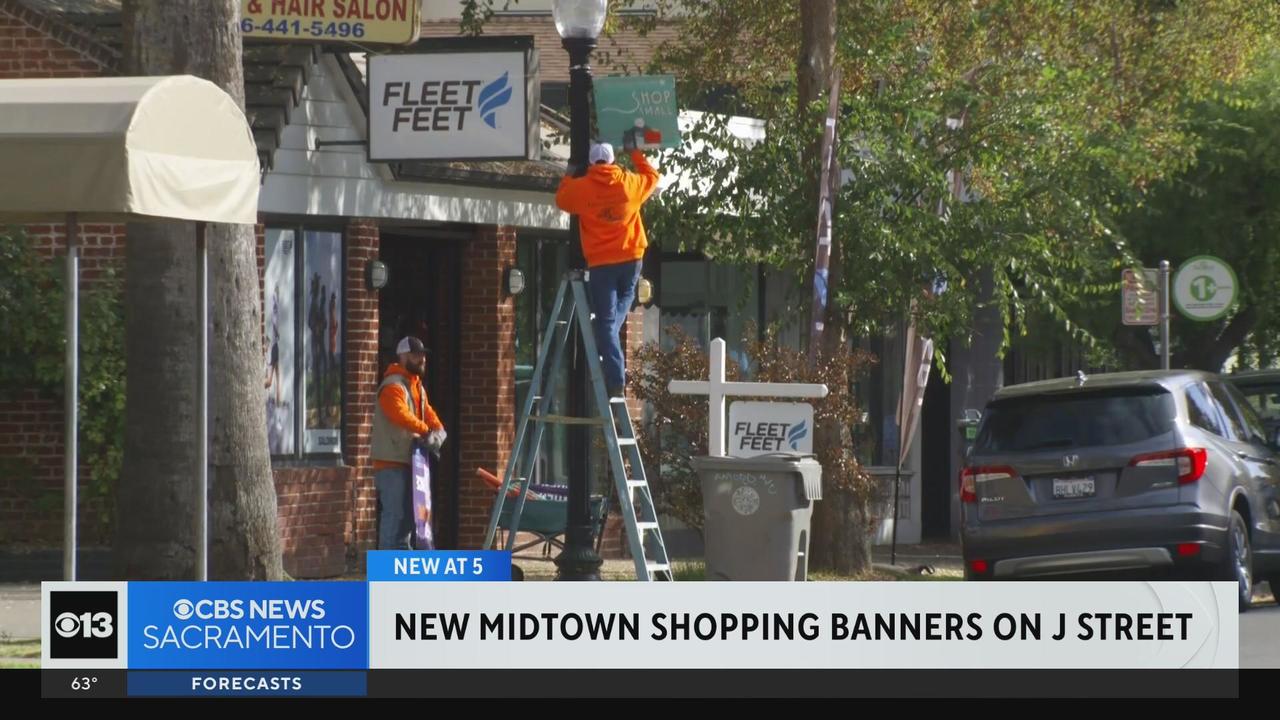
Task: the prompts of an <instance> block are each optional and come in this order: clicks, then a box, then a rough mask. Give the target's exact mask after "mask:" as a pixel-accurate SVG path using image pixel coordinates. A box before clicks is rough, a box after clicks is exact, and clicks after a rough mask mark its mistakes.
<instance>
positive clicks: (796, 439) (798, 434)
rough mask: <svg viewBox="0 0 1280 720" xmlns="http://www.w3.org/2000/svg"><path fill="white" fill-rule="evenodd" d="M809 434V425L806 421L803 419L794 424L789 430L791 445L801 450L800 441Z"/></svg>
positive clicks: (788, 436) (788, 440) (788, 435)
mask: <svg viewBox="0 0 1280 720" xmlns="http://www.w3.org/2000/svg"><path fill="white" fill-rule="evenodd" d="M808 434H809V425H808V423H806V422H805V421H803V420H801V421H800V422H798V423H796V424H795V425H792V426H791V429H790V430H788V431H787V442H788V443H789V444H790V445H791V449H792V450H799V449H800V441H801V440H803V439H804V437H805V436H806V435H808Z"/></svg>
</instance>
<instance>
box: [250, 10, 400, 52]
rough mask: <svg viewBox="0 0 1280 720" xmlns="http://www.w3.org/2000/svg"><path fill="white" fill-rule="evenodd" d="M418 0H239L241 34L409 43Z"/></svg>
mask: <svg viewBox="0 0 1280 720" xmlns="http://www.w3.org/2000/svg"><path fill="white" fill-rule="evenodd" d="M421 5H422V0H241V3H240V17H241V18H242V19H241V20H240V32H241V33H243V35H244V36H245V37H252V38H268V39H274V40H305V41H307V42H348V43H360V44H364V43H385V44H390V45H408V44H410V43H413V42H416V41H417V40H418V34H419V33H420V32H421V25H422V20H421V17H420V15H419V13H420V11H421Z"/></svg>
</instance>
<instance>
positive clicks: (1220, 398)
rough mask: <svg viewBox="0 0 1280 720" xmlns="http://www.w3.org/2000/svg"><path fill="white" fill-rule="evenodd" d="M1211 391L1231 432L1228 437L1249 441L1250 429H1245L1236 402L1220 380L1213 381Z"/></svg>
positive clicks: (1224, 422) (1228, 430) (1210, 386)
mask: <svg viewBox="0 0 1280 720" xmlns="http://www.w3.org/2000/svg"><path fill="white" fill-rule="evenodd" d="M1209 393H1210V394H1211V395H1212V396H1213V401H1214V404H1215V405H1217V406H1218V412H1219V413H1221V415H1222V421H1223V424H1224V425H1225V426H1226V428H1227V432H1228V433H1230V435H1228V436H1227V437H1229V438H1230V439H1232V440H1238V441H1240V442H1249V441H1250V437H1249V431H1248V430H1246V429H1245V423H1244V418H1242V417H1241V416H1240V411H1239V410H1238V409H1237V408H1236V404H1235V402H1234V401H1233V400H1232V399H1231V398H1230V397H1228V396H1227V389H1226V388H1225V387H1223V385H1222V383H1220V382H1211V383H1209Z"/></svg>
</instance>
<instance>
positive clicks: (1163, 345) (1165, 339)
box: [1160, 260, 1169, 370]
mask: <svg viewBox="0 0 1280 720" xmlns="http://www.w3.org/2000/svg"><path fill="white" fill-rule="evenodd" d="M1160 367H1161V368H1164V369H1165V370H1168V369H1169V261H1168V260H1161V261H1160Z"/></svg>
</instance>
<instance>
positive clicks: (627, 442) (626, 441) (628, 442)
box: [618, 437, 636, 445]
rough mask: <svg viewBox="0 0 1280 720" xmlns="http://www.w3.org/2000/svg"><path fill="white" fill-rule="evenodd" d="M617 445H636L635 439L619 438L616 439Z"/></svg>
mask: <svg viewBox="0 0 1280 720" xmlns="http://www.w3.org/2000/svg"><path fill="white" fill-rule="evenodd" d="M618 444H619V445H635V444H636V439H635V438H622V437H620V438H618Z"/></svg>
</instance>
